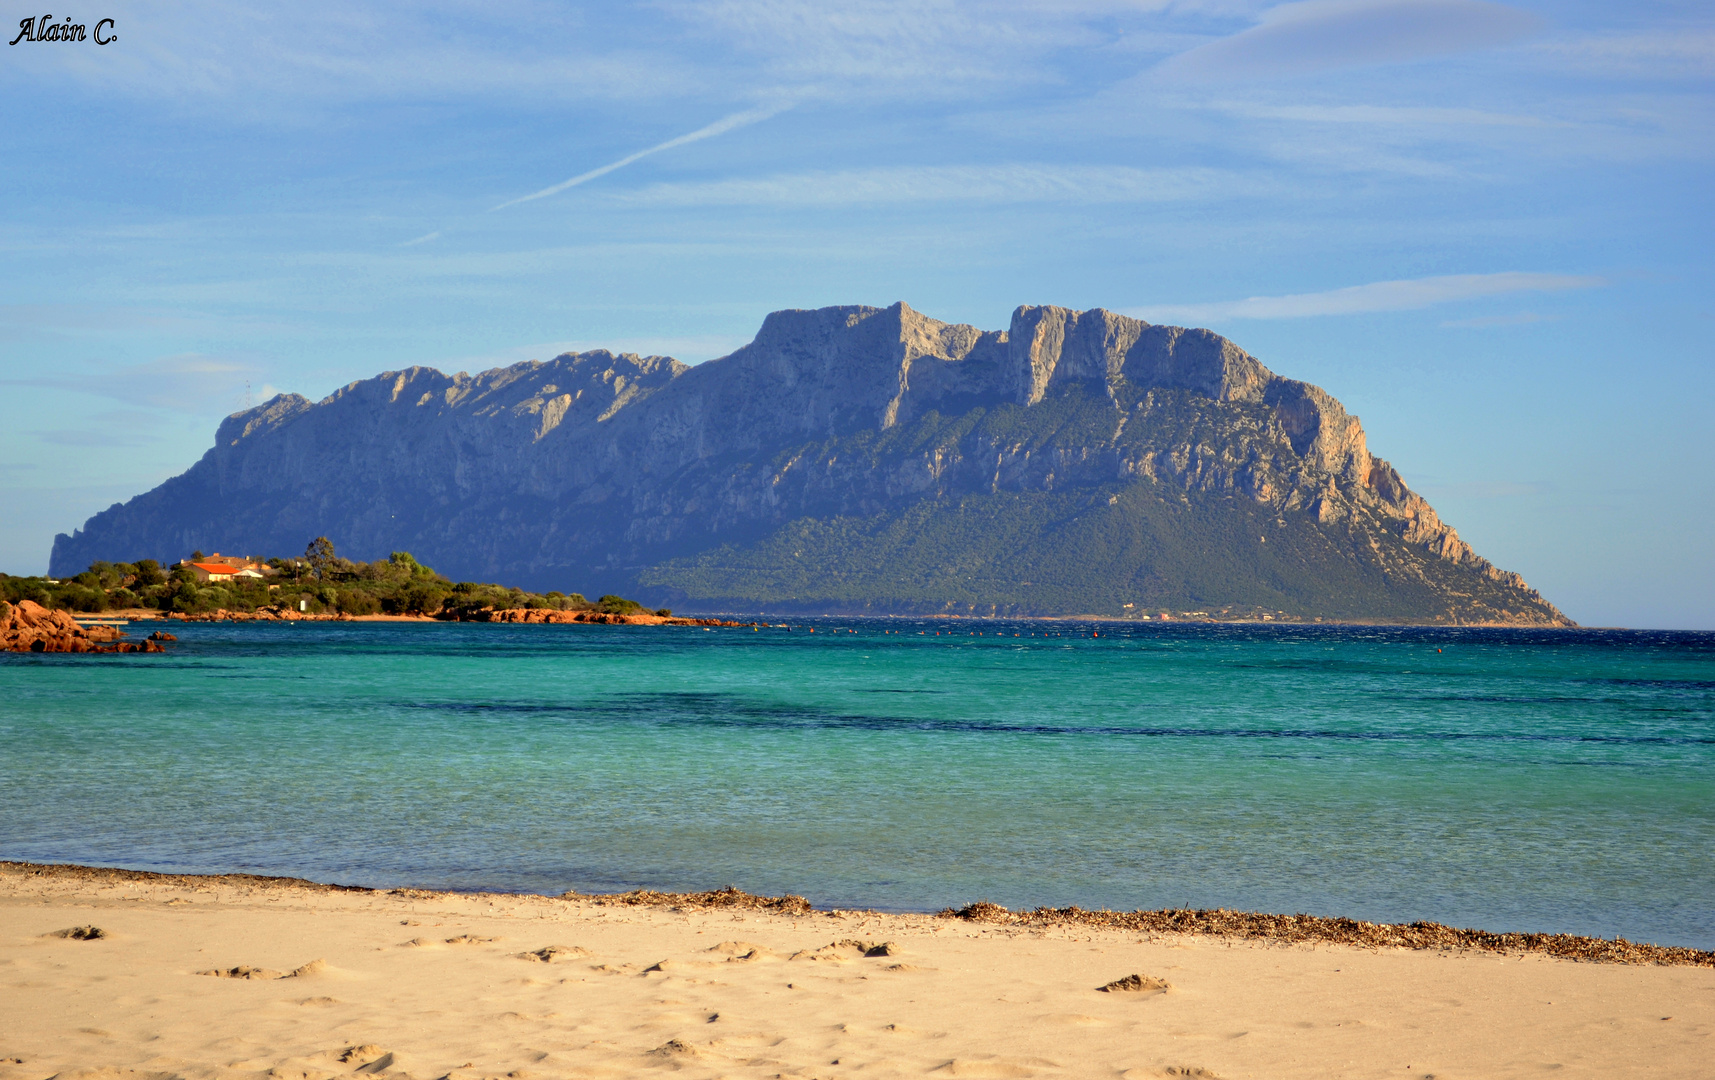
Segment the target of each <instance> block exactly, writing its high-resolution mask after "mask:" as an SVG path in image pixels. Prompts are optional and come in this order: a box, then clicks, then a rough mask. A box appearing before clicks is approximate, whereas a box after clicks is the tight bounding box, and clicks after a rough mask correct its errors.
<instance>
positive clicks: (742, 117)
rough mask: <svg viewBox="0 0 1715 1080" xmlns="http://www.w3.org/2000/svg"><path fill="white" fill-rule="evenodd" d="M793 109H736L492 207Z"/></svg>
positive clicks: (543, 195) (536, 195)
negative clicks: (690, 130) (684, 132)
mask: <svg viewBox="0 0 1715 1080" xmlns="http://www.w3.org/2000/svg"><path fill="white" fill-rule="evenodd" d="M789 108H791V106H790V105H771V106H765V107H763V108H759V109H747V110H745V111H744V112H736V113H733V114H731V115H730V116H723V117H721V118H720V119H719V120H716V121H715V122H714V123H712V124H708V125H706V126H704V127H700V128H698V129H697V130H695V131H693V132H691V133H689V134H687V135H680V136H678V137H676V138H672V139H668V140H667V141H666V142H663V143H656V144H655V145H654V146H651V147H649V148H648V149H647V150H639V151H637V152H636V153H635V154H628V155H626V156H625V157H622V158H620V159H619V160H618V161H614V162H609V163H608V164H606V165H603V166H602V167H601V168H599V169H591V170H590V171H589V172H585V173H579V174H578V175H577V176H574V177H572V178H571V179H570V180H564V181H561V182H560V183H558V184H554V185H553V186H551V187H545V188H543V189H542V190H541V191H536V192H532V193H531V194H529V195H520V196H519V197H518V198H516V199H509V200H508V201H506V202H503V203H501V204H500V205H499V206H495V207H492V208H491V209H494V210H504V209H506V208H507V207H508V206H517V205H518V204H519V203H526V202H530V201H531V200H533V199H544V198H547V197H548V196H549V195H558V194H559V193H560V192H562V191H565V190H566V189H567V188H574V187H577V186H578V185H579V184H585V183H588V182H589V181H591V180H594V179H595V178H597V177H598V176H606V175H607V174H608V173H610V172H613V171H614V170H615V169H623V168H625V167H626V166H627V165H630V164H631V163H632V162H634V161H637V160H639V159H641V158H646V157H648V156H649V155H650V154H659V153H660V152H661V151H663V150H671V149H673V148H674V147H676V146H684V145H685V144H686V143H694V142H700V141H702V140H703V139H712V138H714V137H715V136H716V135H724V134H726V133H727V132H729V131H732V130H734V129H736V128H741V127H747V126H749V125H751V124H755V123H759V122H761V121H763V120H767V119H768V118H769V117H771V116H778V115H779V114H781V113H782V112H785V111H786V110H787V109H789ZM431 235H438V234H431Z"/></svg>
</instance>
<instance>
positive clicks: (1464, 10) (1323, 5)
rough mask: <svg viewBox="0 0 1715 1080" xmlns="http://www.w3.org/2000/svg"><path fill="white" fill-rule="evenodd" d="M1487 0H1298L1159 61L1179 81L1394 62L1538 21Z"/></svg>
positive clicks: (1508, 33) (1508, 37) (1504, 36)
mask: <svg viewBox="0 0 1715 1080" xmlns="http://www.w3.org/2000/svg"><path fill="white" fill-rule="evenodd" d="M1541 25H1542V24H1541V20H1540V19H1538V18H1537V17H1536V16H1535V15H1532V14H1530V13H1528V12H1524V11H1520V10H1519V9H1517V8H1513V7H1507V6H1505V5H1502V4H1495V3H1489V2H1487V0H1300V2H1297V3H1290V4H1280V5H1278V6H1276V7H1273V8H1270V9H1269V10H1268V11H1266V12H1264V13H1263V15H1262V19H1261V21H1260V22H1259V23H1258V24H1257V25H1256V26H1253V27H1251V28H1250V29H1248V30H1244V31H1241V32H1240V33H1237V34H1234V35H1232V36H1230V37H1224V38H1221V39H1219V40H1217V41H1212V42H1210V43H1208V44H1207V45H1200V46H1198V47H1197V48H1194V49H1191V50H1189V51H1187V52H1183V53H1180V54H1179V55H1177V56H1174V57H1170V58H1169V59H1168V60H1166V61H1164V62H1163V63H1162V64H1161V65H1160V67H1159V68H1157V72H1158V73H1159V74H1161V75H1163V76H1168V77H1171V78H1174V79H1179V80H1193V81H1196V80H1219V81H1226V80H1251V79H1269V78H1278V77H1281V76H1292V75H1303V74H1308V73H1311V72H1316V71H1325V70H1328V69H1331V68H1343V67H1356V66H1360V65H1365V64H1387V63H1400V62H1403V61H1411V60H1421V59H1425V58H1428V57H1432V56H1444V55H1447V54H1450V53H1458V52H1465V51H1467V50H1471V49H1480V48H1486V47H1491V46H1495V45H1504V44H1507V43H1510V42H1513V41H1517V40H1519V39H1520V38H1523V37H1525V36H1526V35H1528V34H1530V33H1531V32H1532V31H1534V30H1536V29H1537V28H1538V27H1539V26H1541Z"/></svg>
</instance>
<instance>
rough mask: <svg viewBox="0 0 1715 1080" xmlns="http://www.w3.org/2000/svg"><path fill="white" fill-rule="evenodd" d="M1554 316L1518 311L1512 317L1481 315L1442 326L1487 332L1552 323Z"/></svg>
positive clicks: (1449, 321) (1456, 320)
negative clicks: (1496, 329) (1493, 328)
mask: <svg viewBox="0 0 1715 1080" xmlns="http://www.w3.org/2000/svg"><path fill="white" fill-rule="evenodd" d="M1553 319H1554V316H1551V315H1538V314H1537V313H1536V312H1534V311H1516V312H1514V313H1513V314H1511V315H1481V316H1478V317H1477V318H1475V319H1448V320H1447V321H1446V322H1444V323H1442V324H1441V325H1442V326H1444V327H1450V328H1454V329H1461V330H1486V329H1488V328H1489V327H1491V326H1529V325H1530V324H1531V323H1539V322H1552V321H1553Z"/></svg>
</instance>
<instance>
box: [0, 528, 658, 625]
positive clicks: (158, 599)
mask: <svg viewBox="0 0 1715 1080" xmlns="http://www.w3.org/2000/svg"><path fill="white" fill-rule="evenodd" d="M323 540H326V538H325V537H319V538H318V541H323ZM332 546H333V545H332V542H331V541H328V542H327V544H326V546H325V547H323V546H322V545H321V544H319V543H318V542H315V541H312V542H311V544H310V552H311V553H313V554H315V555H316V556H317V558H318V559H320V560H321V565H320V574H321V576H320V577H319V578H318V577H316V576H314V574H313V572H312V571H311V568H310V567H309V565H308V562H307V559H306V560H299V559H282V558H270V559H268V560H266V564H265V565H267V566H269V567H271V568H272V569H273V571H274V574H273V575H272V577H271V579H263V580H253V579H246V578H239V579H235V580H232V581H227V582H223V583H221V584H219V585H212V584H211V585H207V586H204V585H199V584H198V582H197V580H196V575H195V573H194V572H193V571H191V570H190V569H188V568H186V567H175V568H174V569H173V570H172V571H171V572H170V573H169V572H168V571H166V570H164V569H163V568H162V567H161V564H160V563H159V562H157V561H155V560H154V559H139V560H138V561H137V562H135V563H123V562H114V563H110V562H96V563H92V564H90V567H89V569H88V570H85V571H83V572H82V573H79V574H77V575H75V576H73V577H70V578H68V579H67V580H65V581H58V582H56V581H52V580H50V579H48V578H43V577H13V576H11V575H8V574H0V601H4V602H8V603H14V604H15V603H17V602H19V601H21V600H32V601H34V602H36V603H38V604H41V605H42V606H43V607H46V608H57V609H62V610H65V609H69V610H73V611H92V612H93V611H103V610H107V609H109V608H113V607H120V608H132V607H145V606H146V607H153V608H157V609H159V610H162V611H176V612H183V613H186V614H198V613H207V612H211V611H215V610H217V609H225V610H227V611H253V610H255V609H257V608H262V607H274V606H279V607H281V608H289V609H291V610H294V611H297V610H302V611H304V612H305V613H308V614H320V613H325V612H327V611H334V610H337V611H341V612H346V613H349V614H352V615H368V614H373V613H375V612H377V611H386V612H388V613H390V614H412V615H416V614H421V615H434V616H438V617H441V618H453V619H457V618H471V617H478V618H480V617H481V616H480V613H481V612H482V611H484V610H485V609H494V610H502V609H507V608H535V609H555V610H561V611H588V610H591V609H599V610H601V611H604V612H615V613H621V614H629V613H634V612H638V611H645V610H648V609H646V608H644V607H643V606H642V605H641V604H638V603H637V602H636V601H633V600H627V599H625V598H624V597H620V596H614V595H611V594H610V595H607V596H604V597H602V598H601V599H600V600H599V601H598V602H596V603H593V604H592V603H591V602H590V601H589V600H587V599H585V598H584V595H583V594H582V593H577V592H573V593H565V592H561V591H559V590H557V589H556V590H553V591H551V592H547V593H533V592H528V591H526V590H524V589H519V588H512V587H508V586H504V585H497V584H484V583H481V582H474V581H461V582H459V583H457V584H454V583H453V582H451V581H449V580H448V579H446V578H444V577H442V576H441V575H439V574H437V573H435V571H434V570H432V569H430V568H429V567H427V566H424V565H423V564H422V563H420V562H418V561H417V560H416V558H415V557H414V556H412V555H411V553H410V552H408V551H395V552H393V553H392V554H390V555H389V556H388V557H387V558H386V559H377V560H376V561H374V562H370V563H363V562H353V561H351V560H349V559H344V558H340V557H339V556H337V555H335V554H332ZM300 601H302V602H304V606H303V607H302V608H300V607H299V604H300ZM663 610H667V609H663Z"/></svg>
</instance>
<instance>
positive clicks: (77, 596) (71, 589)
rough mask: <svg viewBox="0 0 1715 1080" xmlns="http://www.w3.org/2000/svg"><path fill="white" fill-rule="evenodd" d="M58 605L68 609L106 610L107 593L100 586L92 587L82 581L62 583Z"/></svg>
mask: <svg viewBox="0 0 1715 1080" xmlns="http://www.w3.org/2000/svg"><path fill="white" fill-rule="evenodd" d="M56 599H57V600H58V601H59V603H58V604H57V605H56V606H57V607H62V608H65V609H66V610H68V611H106V610H107V594H106V593H104V592H102V591H101V590H100V589H99V588H93V589H92V588H90V587H88V586H87V585H84V584H83V583H82V582H71V583H67V584H65V585H62V586H61V587H60V589H59V596H58V597H56Z"/></svg>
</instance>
